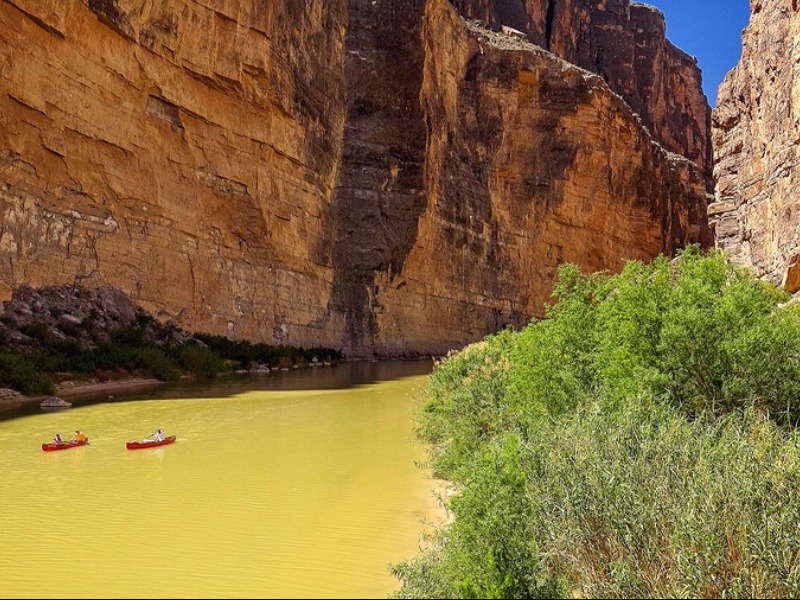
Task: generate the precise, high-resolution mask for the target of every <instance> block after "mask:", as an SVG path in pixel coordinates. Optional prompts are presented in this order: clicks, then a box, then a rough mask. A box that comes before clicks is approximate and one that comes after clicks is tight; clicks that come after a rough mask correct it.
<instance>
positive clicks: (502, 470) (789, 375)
mask: <svg viewBox="0 0 800 600" xmlns="http://www.w3.org/2000/svg"><path fill="white" fill-rule="evenodd" d="M553 300H554V302H553V304H552V305H551V306H550V308H549V310H548V314H547V318H546V319H544V320H541V321H534V322H531V323H530V324H529V325H528V326H527V327H526V328H525V329H523V330H521V331H518V332H512V331H508V330H507V331H503V332H500V333H499V334H497V335H494V336H490V337H488V338H487V339H486V340H484V341H483V342H481V343H478V344H475V345H472V346H470V347H468V348H466V349H464V350H463V351H461V352H458V353H455V354H452V355H450V356H448V357H447V358H445V359H444V360H442V361H440V362H439V363H438V364H437V366H436V367H435V369H434V371H433V373H432V374H431V376H430V377H429V379H428V388H427V391H426V395H425V398H424V399H423V401H422V403H421V404H420V406H419V408H418V412H417V415H418V433H419V435H420V437H421V438H422V439H424V440H425V441H427V442H429V443H430V448H431V450H430V455H429V459H430V467H431V468H432V470H433V472H434V474H435V475H437V476H439V477H443V478H445V479H447V480H449V481H451V482H452V485H453V487H454V490H455V491H454V493H453V494H452V496H449V498H448V499H447V500H446V504H447V508H448V510H449V511H450V513H451V516H452V519H450V520H449V521H448V523H446V524H444V525H442V526H441V528H440V529H438V530H437V531H436V532H435V534H434V536H433V539H432V540H431V541H430V544H429V545H428V546H427V548H426V549H425V550H424V551H423V552H421V553H420V554H419V555H418V556H417V557H415V558H414V559H411V560H409V561H406V562H403V563H400V564H397V565H394V566H393V567H392V571H393V573H394V575H395V576H396V577H397V578H398V579H399V580H400V582H401V583H402V586H401V588H400V590H399V591H398V592H397V593H396V596H397V597H402V598H421V597H434V598H473V597H481V598H528V597H559V596H560V597H565V596H567V597H574V596H579V597H728V596H735V597H764V596H769V597H796V596H798V595H800V561H798V556H800V500H798V498H797V490H798V489H799V488H798V485H800V437H799V436H800V434H798V430H797V423H798V419H800V307H798V306H797V305H796V304H794V303H793V302H790V298H789V296H788V295H787V294H786V293H785V292H783V291H782V290H780V289H778V288H776V287H775V286H772V285H771V284H768V283H765V282H763V281H760V280H759V279H758V278H756V277H755V275H754V274H753V273H752V272H751V271H749V270H747V269H745V268H742V267H737V266H736V265H734V264H733V263H732V262H730V261H729V260H728V259H727V258H726V256H725V255H724V254H722V253H721V252H718V251H711V252H709V253H707V254H702V253H700V252H699V251H698V250H697V249H696V248H690V249H687V250H685V251H683V252H681V253H680V254H679V256H678V257H677V258H676V259H675V260H672V261H671V260H669V259H667V258H664V257H661V258H659V259H657V260H656V261H654V262H653V263H652V264H644V263H642V262H636V261H634V262H629V263H628V264H627V265H626V267H625V269H624V270H623V271H622V272H621V273H619V274H617V275H610V274H608V273H594V274H588V275H585V274H581V273H580V272H579V271H578V269H577V268H576V267H574V266H572V265H564V266H563V267H562V268H561V271H560V275H559V279H558V282H557V284H556V286H555V289H554V298H553Z"/></svg>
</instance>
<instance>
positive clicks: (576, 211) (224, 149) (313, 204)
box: [0, 0, 710, 356]
mask: <svg viewBox="0 0 800 600" xmlns="http://www.w3.org/2000/svg"><path fill="white" fill-rule="evenodd" d="M540 4H541V5H542V6H545V5H547V6H548V7H549V10H544V12H543V13H542V11H541V10H540V9H541V8H542V7H541V6H539V5H540ZM498 5H504V6H510V3H505V2H498ZM480 8H481V3H480V2H477V1H476V2H475V3H474V5H470V4H469V3H464V2H454V3H453V4H451V3H450V2H447V1H446V0H405V1H402V2H401V1H400V0H381V1H380V2H373V1H371V0H348V1H345V0H328V1H323V0H307V1H306V2H303V3H298V2H295V1H294V0H272V1H270V2H256V1H253V0H165V1H164V2H161V3H152V2H148V1H146V0H64V1H62V2H57V3H53V2H47V1H45V0H5V1H3V2H2V3H0V298H2V299H7V298H8V297H9V296H10V293H11V291H12V290H13V289H14V288H15V287H17V286H19V285H21V284H29V285H32V286H42V285H49V284H62V283H78V284H81V285H86V286H90V287H95V286H99V285H104V284H112V285H114V286H117V287H119V288H120V289H122V290H123V291H125V292H126V293H128V294H129V295H130V296H131V297H132V298H133V299H134V300H135V301H136V302H138V303H139V304H141V305H142V306H143V307H144V308H146V309H148V310H150V311H152V312H154V313H155V314H156V315H158V316H159V317H160V318H161V319H164V320H167V319H171V320H173V321H174V322H175V323H177V324H178V325H180V326H181V327H183V328H185V329H189V330H194V331H205V332H211V333H217V334H223V335H228V336H231V337H234V338H237V339H248V340H252V341H263V342H267V343H285V344H292V345H300V346H320V345H324V346H330V347H335V348H341V349H342V350H344V351H345V353H346V354H348V355H351V356H367V355H375V354H377V355H389V356H402V355H414V354H430V353H434V354H438V353H442V352H445V351H447V350H449V349H450V348H457V347H460V346H462V345H464V344H466V343H469V342H471V341H474V340H476V339H479V338H480V337H483V336H484V335H486V334H487V333H490V332H493V331H496V330H498V329H499V328H501V327H503V326H505V325H521V324H523V323H525V322H526V321H527V320H528V319H530V318H531V317H532V316H534V315H540V314H541V313H542V307H543V305H544V303H545V302H546V301H547V299H548V297H549V294H550V290H551V289H552V284H553V280H554V277H555V273H556V269H557V267H558V265H559V264H561V263H563V262H565V261H571V262H575V263H577V264H578V265H580V266H581V267H582V268H584V269H587V270H588V269H592V270H594V269H601V268H607V269H611V270H617V269H619V268H620V267H621V266H622V263H623V261H624V260H625V259H629V258H641V259H649V258H652V257H654V256H655V255H657V254H658V253H660V252H665V253H671V252H673V251H674V250H675V249H676V248H678V247H680V246H683V245H686V244H687V243H690V242H700V243H703V244H708V243H709V242H710V237H709V230H708V228H707V222H706V211H705V208H706V201H707V196H706V189H707V186H708V181H709V180H708V172H709V165H710V163H709V162H708V158H707V157H708V152H709V148H708V144H707V127H706V128H705V129H704V123H707V120H708V107H707V105H706V104H705V101H704V97H703V96H702V92H701V91H700V88H699V74H697V71H696V66H693V61H692V60H691V59H689V58H688V57H685V56H683V55H682V54H681V53H680V52H679V51H677V50H675V49H674V48H673V47H671V45H669V44H668V42H666V40H665V39H664V38H663V18H662V17H660V14H659V13H656V12H654V11H652V10H651V9H646V7H641V6H639V5H635V4H630V3H628V2H627V0H625V1H623V0H617V1H616V2H611V1H610V0H606V1H602V2H601V1H600V0H594V1H593V2H592V1H590V0H581V1H580V2H579V1H578V0H575V1H574V2H572V3H569V2H563V3H562V2H553V3H543V2H539V3H536V2H533V1H532V0H528V2H524V3H521V5H520V10H522V11H523V12H521V13H518V14H517V16H518V17H519V16H520V15H523V14H524V15H525V18H526V19H527V21H526V23H528V26H527V27H528V29H527V30H526V31H525V32H523V33H526V34H527V39H521V37H520V36H517V35H503V34H501V33H496V32H493V31H490V30H488V29H484V28H483V27H481V26H480V25H481V24H483V25H486V26H488V27H489V28H495V29H497V28H498V27H500V26H501V25H507V26H511V27H514V28H515V29H518V28H519V27H520V23H517V22H514V23H509V22H502V21H503V19H500V20H499V21H498V20H497V19H495V21H497V22H490V21H491V19H489V18H488V17H487V18H485V19H482V21H481V23H477V22H475V21H471V20H469V19H467V20H465V19H464V18H462V15H466V16H467V17H470V18H478V17H480V15H476V11H477V10H479V9H480ZM611 8H614V10H613V11H612V10H611ZM617 9H618V10H617ZM643 11H644V12H643ZM642 14H644V15H645V17H646V18H642V17H641V15H642ZM609 15H611V16H613V19H616V20H611V21H610V20H609V19H611V16H609ZM542 18H543V19H544V21H541V19H542ZM537 19H539V20H538V21H537ZM537 23H538V25H537ZM515 25H516V27H515ZM625 28H631V29H630V33H626V32H627V31H628V30H627V29H625ZM537 32H539V33H537ZM541 32H545V33H546V39H544V38H542V37H541ZM598 32H600V33H598ZM603 32H605V33H603ZM611 32H617V33H614V34H613V35H612V33H611ZM512 33H513V32H512ZM601 33H602V34H603V35H601ZM537 35H538V36H539V37H537ZM615 36H616V37H615ZM619 36H622V37H623V38H625V40H626V42H625V44H621V43H619ZM587 48H589V49H591V52H589V54H588V55H587V54H586V52H587ZM587 56H589V58H592V57H593V59H592V60H594V62H592V60H589V59H588V58H586V57H587ZM612 67H613V68H612ZM617 69H621V71H620V73H617ZM704 136H705V137H704Z"/></svg>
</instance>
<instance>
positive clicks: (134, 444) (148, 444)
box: [125, 435, 175, 450]
mask: <svg viewBox="0 0 800 600" xmlns="http://www.w3.org/2000/svg"><path fill="white" fill-rule="evenodd" d="M174 441H175V436H174V435H170V436H167V437H165V438H164V439H163V440H161V441H160V442H156V441H155V440H153V441H147V440H142V441H141V442H139V441H136V440H134V441H131V442H127V443H126V444H125V447H126V448H127V449H128V450H139V449H140V448H155V447H156V446H166V445H167V444H171V443H172V442H174Z"/></svg>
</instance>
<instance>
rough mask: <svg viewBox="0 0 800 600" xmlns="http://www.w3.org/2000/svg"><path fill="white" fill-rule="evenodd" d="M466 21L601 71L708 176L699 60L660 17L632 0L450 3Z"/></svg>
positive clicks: (658, 133) (663, 138)
mask: <svg viewBox="0 0 800 600" xmlns="http://www.w3.org/2000/svg"><path fill="white" fill-rule="evenodd" d="M453 3H454V4H455V5H456V6H457V7H458V8H459V9H460V10H461V11H462V12H463V14H465V15H466V16H467V17H469V18H472V19H476V20H478V21H480V22H481V23H483V24H484V25H485V26H487V27H489V28H492V29H499V28H501V27H502V26H503V25H505V26H508V27H512V28H513V29H516V30H518V31H521V32H523V33H525V34H526V35H527V37H528V39H529V41H531V42H533V43H534V44H537V45H539V46H541V47H542V48H544V49H546V50H549V51H550V52H552V53H554V54H556V55H558V56H560V57H561V58H563V59H564V60H566V61H568V62H570V63H573V64H575V65H578V66H579V67H582V68H584V69H587V70H589V71H592V72H594V73H597V74H599V75H600V76H601V77H602V78H603V79H604V80H605V81H606V83H608V85H609V86H610V87H611V89H612V90H614V91H615V92H617V93H618V94H619V95H621V96H622V97H623V98H624V99H625V101H626V102H627V103H628V105H629V106H630V107H631V108H632V109H633V110H634V112H636V113H638V114H639V115H640V116H641V118H642V121H643V122H644V124H645V125H646V126H647V127H648V128H649V129H650V131H651V132H652V134H653V135H654V137H655V138H656V139H657V140H658V141H659V142H660V143H661V144H662V145H663V146H664V147H665V148H667V149H669V150H671V151H672V152H676V153H678V154H681V155H682V156H686V157H688V158H690V159H692V160H693V161H695V162H696V163H697V164H698V165H700V166H701V167H702V168H703V169H705V171H706V173H707V174H708V176H709V188H710V187H711V171H712V152H711V144H710V137H711V132H710V127H711V125H710V111H709V108H708V100H707V99H706V96H705V94H704V93H703V91H702V83H701V74H700V68H699V67H698V65H697V60H696V59H695V58H694V57H692V56H689V55H688V54H686V53H685V52H683V51H682V50H680V49H679V48H676V47H675V46H674V45H673V44H672V43H670V41H669V40H668V39H667V38H666V25H665V22H664V15H663V14H662V13H661V12H660V11H659V10H658V9H656V8H654V7H652V6H649V5H647V4H641V3H637V2H630V0H454V2H453Z"/></svg>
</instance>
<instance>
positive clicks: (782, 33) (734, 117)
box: [709, 0, 800, 284]
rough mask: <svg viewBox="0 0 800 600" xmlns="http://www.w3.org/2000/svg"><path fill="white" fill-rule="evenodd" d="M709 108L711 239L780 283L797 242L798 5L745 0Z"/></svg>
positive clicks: (799, 183)
mask: <svg viewBox="0 0 800 600" xmlns="http://www.w3.org/2000/svg"><path fill="white" fill-rule="evenodd" d="M750 9H751V16H750V22H749V24H748V26H747V28H746V29H745V30H744V33H743V35H742V42H743V49H742V56H741V59H740V61H739V63H738V64H737V66H736V67H735V68H734V69H733V70H732V71H730V72H729V73H728V75H727V76H726V77H725V80H724V81H723V83H722V85H721V86H720V88H719V93H718V99H717V105H716V107H715V109H714V112H713V136H714V137H713V140H714V154H715V168H714V174H715V179H716V182H717V183H716V192H715V196H716V198H715V200H716V201H715V202H714V203H713V204H712V205H711V206H709V217H710V219H711V220H712V222H713V225H714V230H715V238H716V241H717V244H718V245H719V246H720V247H722V248H724V249H725V250H727V251H728V252H730V253H731V255H732V256H733V257H734V258H735V259H736V260H737V261H739V262H742V263H744V264H750V265H752V266H754V267H755V268H756V270H757V271H758V273H759V274H761V275H762V276H764V277H765V278H766V279H768V280H770V281H772V282H774V283H776V284H779V283H781V281H782V279H783V278H784V276H785V275H786V273H787V269H788V267H789V266H790V264H791V262H792V259H793V257H794V256H795V255H796V254H797V253H798V245H800V171H798V166H800V146H799V145H798V143H800V5H798V2H797V0H751V2H750Z"/></svg>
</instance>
